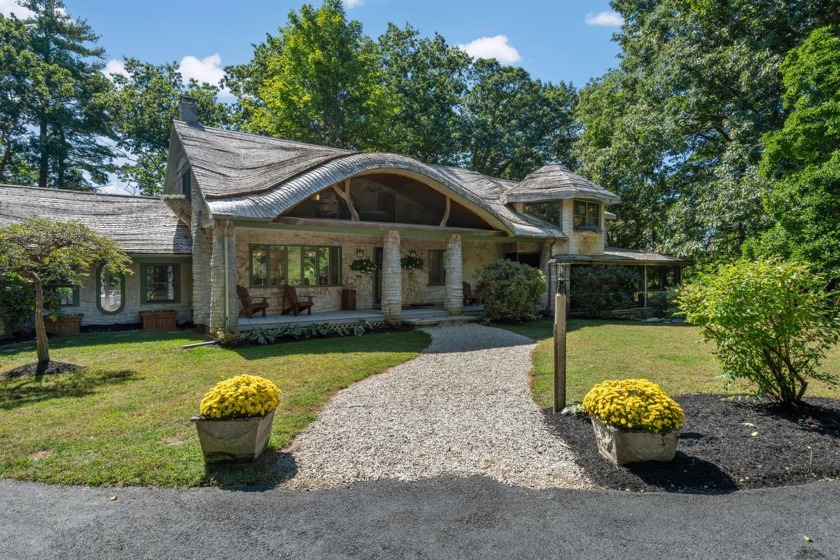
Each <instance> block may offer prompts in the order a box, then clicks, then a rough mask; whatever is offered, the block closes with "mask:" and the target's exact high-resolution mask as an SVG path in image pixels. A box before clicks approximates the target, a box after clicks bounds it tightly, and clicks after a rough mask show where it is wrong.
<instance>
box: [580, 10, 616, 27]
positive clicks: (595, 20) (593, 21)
mask: <svg viewBox="0 0 840 560" xmlns="http://www.w3.org/2000/svg"><path fill="white" fill-rule="evenodd" d="M583 21H585V22H586V25H601V26H604V27H621V26H622V25H623V24H624V18H623V17H621V15H620V14H617V13H615V12H610V11H607V12H598V13H597V14H596V13H593V12H589V13H588V14H586V18H585V19H584V20H583Z"/></svg>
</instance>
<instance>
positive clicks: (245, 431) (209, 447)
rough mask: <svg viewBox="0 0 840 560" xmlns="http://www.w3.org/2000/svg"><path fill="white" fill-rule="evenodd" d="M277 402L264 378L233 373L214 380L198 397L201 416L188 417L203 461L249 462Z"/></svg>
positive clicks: (265, 433)
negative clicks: (217, 380)
mask: <svg viewBox="0 0 840 560" xmlns="http://www.w3.org/2000/svg"><path fill="white" fill-rule="evenodd" d="M278 404H280V390H279V389H278V388H277V386H276V385H275V384H274V383H272V382H271V381H269V380H268V379H264V378H262V377H258V376H256V375H237V376H236V377H231V378H230V379H226V380H224V381H220V382H219V383H217V384H216V386H215V387H213V388H212V389H210V390H209V391H208V392H207V394H205V395H204V398H203V399H201V407H200V412H201V416H193V417H192V421H193V422H194V423H195V427H196V429H197V431H198V439H199V441H200V442H201V451H202V452H203V453H204V461H205V462H206V463H216V462H222V461H253V460H254V459H256V458H257V457H259V456H260V455H262V452H263V451H264V450H265V446H266V444H268V438H269V436H270V435H271V425H272V422H273V421H274V411H275V409H276V408H277V405H278Z"/></svg>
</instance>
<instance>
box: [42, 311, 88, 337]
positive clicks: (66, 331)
mask: <svg viewBox="0 0 840 560" xmlns="http://www.w3.org/2000/svg"><path fill="white" fill-rule="evenodd" d="M83 317H84V314H82V313H73V314H69V313H68V314H64V313H51V314H50V315H47V316H46V317H44V331H45V332H46V333H47V334H56V335H70V334H79V332H80V330H81V325H82V318H83Z"/></svg>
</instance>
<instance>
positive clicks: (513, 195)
mask: <svg viewBox="0 0 840 560" xmlns="http://www.w3.org/2000/svg"><path fill="white" fill-rule="evenodd" d="M565 198H594V199H596V200H600V201H601V202H604V203H606V204H616V203H617V202H619V197H618V195H616V194H613V193H611V192H610V191H608V190H607V189H605V188H604V187H602V186H601V185H598V184H596V183H593V182H592V181H590V180H589V179H586V178H584V177H581V176H580V175H578V174H577V173H573V172H572V171H570V170H569V169H568V168H567V167H565V166H563V165H560V164H559V163H552V164H549V165H546V166H544V167H540V168H539V169H537V170H536V171H534V172H532V173H531V174H529V175H528V176H527V177H525V178H524V179H523V180H522V182H521V183H519V184H518V185H516V186H515V187H514V188H512V189H511V190H509V191H508V192H507V194H506V195H505V202H507V203H510V202H545V201H550V200H562V199H565Z"/></svg>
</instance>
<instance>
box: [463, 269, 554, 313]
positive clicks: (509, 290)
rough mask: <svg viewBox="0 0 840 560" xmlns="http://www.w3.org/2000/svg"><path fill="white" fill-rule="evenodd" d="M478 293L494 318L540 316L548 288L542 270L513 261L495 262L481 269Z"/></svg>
mask: <svg viewBox="0 0 840 560" xmlns="http://www.w3.org/2000/svg"><path fill="white" fill-rule="evenodd" d="M478 283H479V289H478V290H477V292H478V296H479V297H480V298H481V299H482V301H483V302H484V314H485V316H486V317H487V318H488V319H490V320H491V321H524V320H530V319H534V318H536V316H537V314H536V305H537V303H538V302H539V299H540V295H541V294H542V293H543V291H544V290H545V279H544V278H543V273H542V271H540V270H538V269H536V268H534V267H532V266H528V265H527V264H521V263H518V262H513V261H509V260H498V261H496V262H492V263H490V264H488V265H486V266H485V267H483V268H482V269H481V270H479V271H478Z"/></svg>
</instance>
